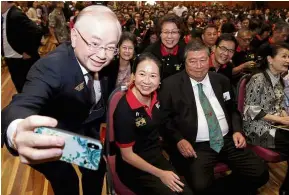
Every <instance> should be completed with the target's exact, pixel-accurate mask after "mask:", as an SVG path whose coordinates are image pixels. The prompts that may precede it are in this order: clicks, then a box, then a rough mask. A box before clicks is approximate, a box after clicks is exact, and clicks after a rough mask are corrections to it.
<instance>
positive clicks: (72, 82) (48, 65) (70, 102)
mask: <svg viewBox="0 0 289 195" xmlns="http://www.w3.org/2000/svg"><path fill="white" fill-rule="evenodd" d="M99 77H100V83H101V89H102V97H103V99H102V100H103V101H100V102H101V103H102V104H101V105H102V106H104V108H105V105H106V101H107V99H108V96H109V93H110V90H109V89H108V87H107V80H108V77H107V76H106V75H102V73H101V72H100V74H99ZM92 105H93V102H92V101H91V95H90V93H89V89H88V87H87V85H86V83H85V79H84V76H83V73H82V71H81V68H80V66H79V64H78V62H77V60H76V57H75V54H74V51H73V48H72V47H71V45H70V43H63V44H61V45H60V46H59V47H57V48H56V49H55V50H54V51H53V52H51V53H50V54H49V55H47V56H46V57H43V58H41V59H40V60H38V61H37V62H36V63H35V64H34V65H33V66H32V67H31V69H30V71H29V73H28V75H27V81H26V83H25V85H24V88H23V92H22V93H20V94H17V95H15V96H14V97H13V99H12V102H11V103H10V104H9V105H8V106H7V107H6V108H5V109H4V110H3V111H2V131H4V138H5V142H6V146H7V147H8V144H7V139H6V135H5V134H6V131H7V127H8V125H9V124H10V123H11V122H12V121H13V120H15V119H24V118H26V117H28V116H31V115H36V114H37V115H43V116H50V117H53V118H55V119H57V120H58V125H57V127H58V128H61V129H65V130H68V131H72V132H75V133H79V134H83V135H87V136H91V137H96V138H98V137H97V136H98V130H99V125H100V123H101V122H104V121H105V113H103V114H102V116H100V117H96V118H95V120H93V121H90V122H89V121H87V119H88V116H89V112H90V109H91V108H92ZM94 110H95V109H94ZM8 148H9V147H8ZM10 151H12V153H13V150H10Z"/></svg>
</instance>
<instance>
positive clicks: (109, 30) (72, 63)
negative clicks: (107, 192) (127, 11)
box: [2, 6, 121, 195]
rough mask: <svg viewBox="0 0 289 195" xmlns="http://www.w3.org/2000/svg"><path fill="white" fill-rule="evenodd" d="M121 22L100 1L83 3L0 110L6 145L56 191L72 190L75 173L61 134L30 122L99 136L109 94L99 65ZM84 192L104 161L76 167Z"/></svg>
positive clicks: (109, 54)
mask: <svg viewBox="0 0 289 195" xmlns="http://www.w3.org/2000/svg"><path fill="white" fill-rule="evenodd" d="M120 36H121V26H120V24H119V22H118V20H117V17H116V16H115V14H114V13H113V12H112V11H111V10H110V9H109V8H107V7H104V6H89V7H87V8H85V9H84V10H82V12H81V13H80V14H79V16H78V18H77V21H76V23H75V26H74V28H73V29H72V30H71V43H63V44H61V45H60V46H59V47H58V48H56V50H54V51H53V52H51V53H50V54H49V55H47V56H46V57H43V58H41V59H40V60H38V61H37V62H36V63H35V64H34V65H33V66H32V68H31V69H30V71H29V73H28V75H27V81H26V83H25V85H24V88H23V92H22V93H20V94H17V95H16V96H15V97H14V98H13V100H12V102H11V103H10V104H9V105H8V107H6V108H5V110H4V111H3V112H2V131H4V138H5V144H6V146H7V148H8V150H9V151H10V152H11V153H12V154H14V155H19V157H20V160H21V162H22V163H25V164H29V165H30V166H31V167H32V168H34V169H36V170H38V171H40V172H41V173H43V174H44V175H45V177H46V178H47V179H48V180H49V181H50V183H51V185H52V188H53V190H54V193H55V194H56V195H64V194H67V195H68V194H69V195H78V194H79V185H78V184H79V181H78V176H77V174H76V172H75V170H74V168H73V167H72V165H71V164H68V163H65V162H63V161H58V160H55V159H57V158H60V156H61V155H62V152H63V151H62V148H63V146H64V144H65V143H64V140H63V139H62V138H61V137H56V136H48V135H40V134H36V133H34V132H33V130H34V129H35V128H36V127H40V126H47V127H57V128H60V129H64V130H67V131H71V132H74V133H77V134H81V135H86V136H89V137H93V138H96V139H99V127H100V123H102V122H103V121H104V120H103V119H104V118H105V111H106V100H107V99H108V96H109V89H108V88H107V81H108V78H107V76H106V75H103V74H102V72H101V69H102V68H103V67H105V66H106V65H108V64H109V62H110V61H111V60H112V59H113V57H114V55H116V54H117V52H118V49H117V43H118V41H119V39H120ZM80 171H81V172H82V178H81V179H82V189H83V194H84V195H90V194H94V195H100V194H101V190H102V184H103V177H104V172H105V163H104V161H103V160H101V162H100V167H99V169H98V171H91V170H88V169H84V168H81V167H80Z"/></svg>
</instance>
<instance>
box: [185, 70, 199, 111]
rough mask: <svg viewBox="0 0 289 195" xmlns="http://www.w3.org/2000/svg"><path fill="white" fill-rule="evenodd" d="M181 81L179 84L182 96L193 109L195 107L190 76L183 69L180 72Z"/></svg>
mask: <svg viewBox="0 0 289 195" xmlns="http://www.w3.org/2000/svg"><path fill="white" fill-rule="evenodd" d="M182 82H183V83H182V85H181V86H182V94H183V97H184V98H185V101H186V103H188V104H189V105H191V106H194V107H195V109H197V107H196V100H195V95H194V90H193V87H192V83H191V80H190V77H189V75H188V74H187V72H186V70H183V72H182Z"/></svg>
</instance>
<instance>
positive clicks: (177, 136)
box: [159, 83, 184, 144]
mask: <svg viewBox="0 0 289 195" xmlns="http://www.w3.org/2000/svg"><path fill="white" fill-rule="evenodd" d="M171 91H172V90H171V89H170V84H169V83H164V84H163V85H162V87H161V90H160V92H159V101H160V111H161V123H162V127H163V129H162V130H161V132H160V133H161V135H162V136H164V138H165V139H167V140H168V141H169V142H171V143H174V144H177V143H178V142H179V141H181V140H182V139H184V137H183V136H182V134H181V133H180V131H179V130H178V129H177V124H176V122H175V118H176V115H177V114H176V111H175V110H174V106H173V102H172V97H171V94H170V93H171Z"/></svg>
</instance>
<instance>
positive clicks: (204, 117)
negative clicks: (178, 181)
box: [159, 40, 269, 195]
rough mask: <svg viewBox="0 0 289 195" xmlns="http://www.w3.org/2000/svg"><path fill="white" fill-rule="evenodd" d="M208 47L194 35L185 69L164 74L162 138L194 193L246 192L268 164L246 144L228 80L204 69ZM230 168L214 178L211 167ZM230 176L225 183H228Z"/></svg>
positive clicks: (259, 179) (264, 179)
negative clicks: (222, 177)
mask: <svg viewBox="0 0 289 195" xmlns="http://www.w3.org/2000/svg"><path fill="white" fill-rule="evenodd" d="M208 70H209V51H208V48H207V47H206V46H204V45H203V43H201V42H199V41H197V40H196V41H194V42H191V43H189V44H188V45H187V46H186V49H185V70H184V71H182V72H180V73H178V74H175V75H173V76H171V77H169V78H167V79H165V80H164V81H163V83H162V86H161V91H160V96H159V97H160V105H161V106H160V108H161V111H162V117H163V118H162V121H163V124H164V127H165V129H164V140H165V141H166V142H167V143H168V150H169V154H170V159H171V160H172V163H173V165H175V166H176V168H177V170H181V169H180V167H181V168H183V170H184V171H183V172H184V173H183V174H184V176H185V178H186V180H187V182H188V184H189V185H190V187H191V188H192V190H193V191H195V192H196V193H197V194H222V195H223V194H228V195H229V194H230V195H232V194H234V195H235V194H240V195H245V194H250V191H252V190H256V189H257V188H259V187H260V186H262V185H263V184H265V183H266V182H267V180H268V178H269V173H268V170H267V167H266V165H265V164H264V163H263V162H262V161H261V160H260V159H259V158H258V157H257V156H256V155H255V154H253V153H252V151H250V150H248V149H247V148H246V140H245V138H244V136H243V134H242V133H243V132H242V125H241V120H242V119H241V116H240V114H239V112H238V111H237V109H236V106H235V105H234V101H233V97H232V93H231V90H230V89H231V86H230V81H229V79H228V78H226V77H225V76H223V75H221V74H217V73H214V72H208ZM219 161H223V162H225V163H226V164H228V166H229V167H230V169H231V170H232V174H231V175H230V176H228V177H225V178H224V180H219V181H225V180H226V182H219V183H217V182H214V167H215V165H216V164H217V163H218V162H219ZM227 180H228V183H227Z"/></svg>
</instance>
